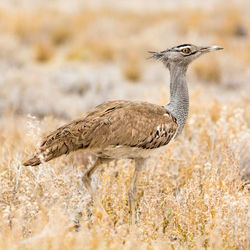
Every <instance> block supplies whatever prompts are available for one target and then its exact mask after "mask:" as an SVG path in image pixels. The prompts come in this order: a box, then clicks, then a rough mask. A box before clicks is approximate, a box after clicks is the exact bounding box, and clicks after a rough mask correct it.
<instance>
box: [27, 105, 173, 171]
mask: <svg viewBox="0 0 250 250" xmlns="http://www.w3.org/2000/svg"><path fill="white" fill-rule="evenodd" d="M176 130H177V123H176V119H175V118H174V117H173V116H172V115H171V113H170V112H169V111H168V110H166V109H165V108H164V107H161V106H158V105H154V104H150V103H147V102H130V101H110V102H105V103H103V104H101V105H98V106H97V107H95V108H94V109H93V110H91V111H90V112H89V113H87V115H86V116H84V117H83V118H81V119H77V120H74V121H72V122H70V123H68V124H66V125H64V126H62V127H60V128H58V129H57V130H55V131H53V132H52V133H50V134H49V135H48V136H46V137H45V138H44V139H43V141H42V143H41V146H40V148H39V149H38V151H37V153H36V155H35V156H34V157H33V158H31V159H30V160H28V161H27V162H25V163H24V165H32V166H35V165H38V164H40V163H41V160H42V159H43V160H44V161H49V160H51V159H53V158H56V157H58V156H60V155H63V154H68V153H70V152H72V151H75V150H78V149H85V150H87V151H91V152H92V153H93V154H96V155H97V156H98V157H102V158H111V159H112V158H136V157H137V154H138V153H137V152H138V151H137V150H135V149H144V150H145V158H146V157H147V154H148V153H149V152H147V151H152V150H150V149H156V148H159V147H161V146H164V145H167V144H168V143H169V142H170V140H171V139H172V138H173V136H174V134H175V133H176ZM121 148H122V149H123V153H122V155H121V156H120V154H121V153H119V152H120V151H121ZM130 148H132V150H130ZM116 152H117V153H118V155H116ZM141 154H143V153H141ZM39 155H40V156H39ZM119 156H120V157H119Z"/></svg>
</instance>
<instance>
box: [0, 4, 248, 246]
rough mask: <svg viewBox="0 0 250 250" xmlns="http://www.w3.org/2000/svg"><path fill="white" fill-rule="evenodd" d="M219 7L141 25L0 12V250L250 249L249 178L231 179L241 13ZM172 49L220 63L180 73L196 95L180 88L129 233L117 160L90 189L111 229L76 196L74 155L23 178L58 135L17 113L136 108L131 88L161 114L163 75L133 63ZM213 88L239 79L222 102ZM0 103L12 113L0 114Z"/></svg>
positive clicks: (244, 118) (241, 131) (236, 147)
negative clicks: (128, 102) (173, 125)
mask: <svg viewBox="0 0 250 250" xmlns="http://www.w3.org/2000/svg"><path fill="white" fill-rule="evenodd" d="M225 6H228V3H227V2H226V1H225V2H224V3H223V4H221V5H216V6H213V8H211V9H208V10H207V9H204V8H203V9H199V8H194V9H192V8H186V7H185V6H181V7H182V8H179V7H178V8H177V9H176V8H173V9H162V10H157V11H152V12H150V13H147V12H144V11H141V10H139V11H130V10H119V9H115V8H114V9H113V8H111V7H109V8H97V9H95V8H92V9H84V10H79V11H76V12H74V13H72V12H70V11H69V12H65V13H64V12H60V11H58V10H53V9H49V8H48V9H46V11H45V10H44V9H39V8H37V9H34V10H33V9H31V10H27V9H25V10H20V9H17V8H14V7H13V8H10V9H5V8H0V33H1V41H0V58H1V67H0V72H1V77H0V86H1V88H0V97H3V98H1V99H0V108H1V110H4V111H2V114H3V115H2V116H1V118H0V144H1V147H0V190H1V191H0V218H1V220H0V249H79V248H80V249H81V248H84V249H119V248H120V249H203V248H205V249H248V248H249V239H248V235H249V225H248V221H249V213H248V210H249V200H248V199H249V191H248V188H249V187H248V186H247V184H246V183H247V178H248V177H246V176H245V177H246V178H245V179H244V180H243V179H242V175H243V174H244V170H243V168H246V170H247V169H249V145H248V144H247V142H248V141H250V131H249V124H250V116H249V112H248V111H249V107H250V100H249V97H248V96H247V94H246V93H247V91H248V90H249V88H248V87H247V85H244V83H245V82H247V84H248V81H247V80H246V79H247V77H248V76H249V73H248V68H249V62H250V46H249V39H248V38H249V34H248V30H250V22H249V20H248V19H247V15H245V14H244V13H245V12H244V11H245V10H246V9H247V8H249V6H247V5H246V6H240V5H235V6H233V7H225ZM169 34H171V36H169ZM190 40H191V41H190ZM177 41H178V42H180V43H183V42H192V43H195V44H201V45H213V44H217V45H221V46H223V47H225V50H224V51H223V52H224V53H223V54H222V55H220V57H219V56H218V57H216V56H214V55H213V56H206V57H204V58H201V59H200V60H199V61H197V63H195V64H194V65H193V66H192V71H193V75H192V74H190V75H189V80H190V81H191V82H195V81H196V83H194V84H197V83H199V82H202V85H201V86H200V87H197V88H196V87H194V86H193V85H191V90H190V93H191V110H190V117H189V120H188V124H187V126H186V128H185V131H184V133H183V135H182V136H181V137H179V138H178V140H176V141H175V142H174V143H172V144H171V145H170V146H169V147H168V148H167V149H166V150H165V151H164V152H163V153H162V154H161V155H157V156H156V157H155V158H154V159H152V160H151V161H150V162H149V163H148V166H147V167H146V168H145V169H144V171H143V173H142V175H141V176H140V179H139V187H138V197H139V199H138V203H139V206H138V211H137V215H138V223H137V226H136V229H135V231H134V232H133V233H131V232H130V228H129V225H128V200H127V193H126V192H127V189H128V186H129V184H130V181H131V177H132V172H133V167H134V166H133V165H132V164H131V162H130V161H129V160H127V161H125V160H124V161H118V162H116V163H111V164H110V165H109V166H107V165H105V166H103V168H102V169H100V170H99V171H97V173H96V174H95V176H94V185H95V187H96V189H97V192H98V193H99V195H100V196H101V198H102V203H103V205H104V207H105V208H106V210H107V212H108V213H109V216H110V218H111V220H112V221H113V223H114V227H113V228H112V227H110V225H109V224H108V223H107V222H106V221H105V220H104V219H103V216H102V214H101V213H100V212H99V211H97V210H96V207H95V206H94V205H93V203H92V201H91V198H90V196H89V195H88V193H87V192H86V190H85V189H84V188H83V186H82V182H81V177H82V174H83V171H84V170H85V168H86V164H87V163H88V159H87V157H86V155H83V154H81V152H79V153H77V154H72V155H69V156H68V157H61V158H59V159H56V160H54V161H51V162H49V163H46V164H42V165H40V166H38V167H35V168H31V167H23V166H22V162H23V161H24V160H25V159H27V158H28V156H30V153H31V152H32V151H33V150H34V148H35V145H36V144H37V143H39V140H40V138H41V136H42V135H43V134H46V133H48V132H49V131H51V130H53V129H54V128H56V127H57V126H58V125H61V124H62V123H64V122H65V121H62V118H60V119H55V118H53V117H47V116H46V117H44V118H41V120H37V119H36V118H35V117H31V116H30V117H27V116H26V114H27V113H28V112H33V113H34V114H37V116H38V115H40V116H43V115H44V114H45V113H46V114H53V115H57V117H60V114H63V115H64V116H63V117H67V118H69V117H71V115H72V114H74V115H75V114H81V115H82V113H83V108H86V107H88V106H87V105H86V103H87V101H89V102H88V104H89V103H91V105H93V104H94V102H93V101H92V100H97V101H98V103H99V102H101V101H103V100H106V99H108V98H109V99H111V97H112V99H116V98H117V93H118V95H119V94H120V93H127V95H124V96H125V97H127V96H128V97H129V98H134V97H135V95H132V94H131V92H136V91H138V92H140V93H139V94H140V99H142V100H143V99H144V100H145V98H144V96H143V94H144V93H141V92H142V91H141V90H142V88H140V85H142V86H143V88H144V87H145V86H146V87H147V88H148V92H150V93H149V96H150V97H152V95H153V94H154V93H155V92H153V91H152V93H151V90H154V88H155V89H157V93H158V95H157V96H156V97H155V99H156V100H157V99H158V100H157V101H158V103H160V104H164V103H166V101H167V100H166V99H167V93H166V92H164V91H165V90H166V85H165V83H164V91H161V90H162V89H163V87H162V85H160V84H158V82H165V74H167V73H166V72H165V71H164V73H162V72H163V71H162V72H161V71H160V67H162V66H160V65H157V66H156V67H155V68H154V66H152V65H153V63H152V62H151V61H148V60H145V59H146V58H147V55H145V51H147V50H152V49H153V50H154V49H159V50H161V49H162V50H163V49H166V48H167V47H170V46H173V45H176V44H177ZM8 46H9V47H8ZM6 48H7V49H6ZM6 51H7V52H6ZM9 51H11V52H9ZM233 62H234V63H235V64H233ZM2 63H3V65H2ZM5 65H7V66H5ZM34 65H35V66H34ZM72 65H73V66H72ZM75 65H78V66H79V67H81V70H82V71H80V70H78V68H74V67H75ZM86 65H87V66H86ZM107 65H108V66H107ZM85 66H86V67H85ZM156 68H157V70H158V69H159V71H157V70H156ZM9 69H11V70H12V71H11V70H9ZM55 71H56V72H55ZM52 72H55V74H52ZM86 72H87V73H86ZM83 74H85V76H86V75H87V76H86V77H85V76H84V77H81V76H82V75H83ZM163 74H164V75H163ZM47 76H49V77H50V78H49V77H48V78H46V77H47ZM96 76H98V77H99V78H98V77H97V78H95V77H96ZM222 76H224V78H225V79H227V78H226V77H227V76H228V78H230V77H231V76H233V77H234V78H235V79H237V81H236V86H237V88H238V89H235V90H237V91H234V92H232V90H230V89H226V88H225V87H224V86H225V85H226V84H225V82H223V81H225V80H224V79H223V77H222ZM192 77H193V79H192ZM123 80H124V82H123ZM163 80H164V81H163ZM229 80H230V79H229ZM229 80H228V81H229ZM128 81H130V82H138V84H136V85H133V86H132V85H129V84H127V82H128ZM232 81H234V80H232ZM149 82H150V84H148V83H149ZM102 83H103V85H102ZM211 83H212V84H211ZM143 84H144V85H143ZM157 84H158V85H157ZM223 84H224V85H223ZM241 84H242V85H241ZM82 86H85V87H82ZM86 86H87V87H86ZM132 87H133V89H132V91H131V88H132ZM137 87H138V88H137ZM146 87H145V88H146ZM150 87H151V88H150ZM60 88H61V89H60ZM85 88H86V89H85ZM128 89H129V90H128ZM240 90H242V92H244V93H243V94H242V95H241V93H240ZM18 91H20V92H18ZM36 91H37V92H36ZM91 91H92V92H91ZM112 91H113V92H112ZM90 92H91V93H92V94H93V95H90V94H89V93H90ZM161 92H162V93H161ZM110 93H111V94H110ZM146 93H147V92H146ZM159 93H160V94H159ZM211 93H213V94H211ZM112 94H113V95H112ZM23 96H24V97H23ZM124 96H122V97H124ZM136 97H138V96H136ZM39 98H40V102H36V101H37V99H39ZM3 103H7V104H6V105H7V108H8V110H11V107H17V110H18V112H16V113H15V112H14V111H13V112H12V111H10V112H7V111H6V110H5V107H6V106H1V105H2V104H3ZM8 103H10V104H8ZM96 104H97V103H96ZM8 105H9V106H8ZM56 105H57V107H59V109H58V110H59V111H57V109H56ZM2 107H4V108H2ZM27 107H28V108H27ZM32 107H34V108H33V109H32ZM41 107H42V108H41ZM39 108H40V110H39ZM60 108H61V109H60ZM27 110H28V111H27ZM41 114H42V115H41ZM67 114H69V115H68V116H67ZM72 116H73V115H72ZM61 117H62V116H61ZM239 173H241V174H239ZM245 173H246V174H247V171H245ZM79 214H81V216H79ZM76 218H79V223H80V227H79V229H78V232H76V231H75V230H74V225H75V223H74V220H75V219H76Z"/></svg>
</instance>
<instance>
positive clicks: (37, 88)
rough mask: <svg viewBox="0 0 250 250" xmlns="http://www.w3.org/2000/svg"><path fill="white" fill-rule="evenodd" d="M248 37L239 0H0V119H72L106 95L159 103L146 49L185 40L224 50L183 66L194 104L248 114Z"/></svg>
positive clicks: (164, 94) (162, 93)
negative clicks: (234, 107) (229, 106)
mask: <svg viewBox="0 0 250 250" xmlns="http://www.w3.org/2000/svg"><path fill="white" fill-rule="evenodd" d="M249 33H250V2H249V1H245V0H242V1H241V0H235V1H228V0H224V1H223V0H221V1H215V0H209V1H206V2H204V1H194V0H190V1H182V0H178V1H177V0H169V1H166V0H144V1H143V0H133V1H128V0H127V1H125V0H106V1H101V0H91V1H86V0H72V1H65V0H53V1H51V0H35V1H34V0H33V1H32V0H1V2H0V37H1V39H0V114H1V115H3V114H6V113H9V112H11V113H15V114H18V115H25V116H26V115H27V114H32V115H35V116H37V117H39V118H42V117H43V116H48V115H52V116H54V117H58V118H60V119H61V118H62V119H71V118H75V117H76V116H79V115H82V114H83V113H85V112H86V111H87V110H88V109H89V108H91V107H93V106H95V105H97V104H99V103H101V102H103V101H106V100H110V99H130V100H147V101H149V102H155V103H158V104H164V103H166V102H167V100H168V91H169V90H168V81H169V74H168V72H167V70H166V69H164V66H163V65H161V64H160V63H158V62H155V61H152V60H147V58H148V54H147V51H148V50H153V51H157V50H164V49H167V48H169V47H172V46H175V45H179V44H183V43H193V44H196V45H220V46H223V47H224V48H225V49H224V50H223V51H222V52H219V53H211V54H209V55H206V56H204V57H202V58H200V59H199V60H197V61H195V62H194V63H193V65H192V67H191V70H190V69H189V71H188V81H189V83H190V84H189V86H190V88H191V90H190V93H193V98H195V96H197V95H199V97H200V98H202V100H204V101H208V102H211V101H214V100H215V101H218V102H220V103H226V102H238V101H239V102H238V105H239V107H243V108H244V109H245V110H247V109H248V110H249V108H250V100H249V90H250V85H249V80H250V67H249V65H250V39H249V38H250V34H249ZM191 101H192V100H191ZM245 117H246V118H247V120H248V121H249V120H250V114H249V112H248V113H247V112H246V113H245Z"/></svg>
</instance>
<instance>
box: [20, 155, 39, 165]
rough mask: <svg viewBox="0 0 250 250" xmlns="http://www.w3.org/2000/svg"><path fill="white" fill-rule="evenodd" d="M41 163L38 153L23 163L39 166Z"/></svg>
mask: <svg viewBox="0 0 250 250" xmlns="http://www.w3.org/2000/svg"><path fill="white" fill-rule="evenodd" d="M39 164H41V160H40V159H39V157H38V156H37V155H35V156H33V157H32V158H30V159H29V160H27V161H25V162H24V163H23V165H24V166H37V165H39Z"/></svg>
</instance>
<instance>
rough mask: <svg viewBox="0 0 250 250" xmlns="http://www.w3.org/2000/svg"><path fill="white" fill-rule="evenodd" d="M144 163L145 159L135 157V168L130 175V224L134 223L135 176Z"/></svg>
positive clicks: (136, 176)
mask: <svg viewBox="0 0 250 250" xmlns="http://www.w3.org/2000/svg"><path fill="white" fill-rule="evenodd" d="M144 163H145V159H135V170H134V174H133V177H132V182H131V185H130V188H129V190H128V205H129V214H130V218H129V223H130V225H132V226H134V225H135V217H136V214H135V212H136V211H135V207H136V202H137V178H138V175H139V172H140V171H141V169H142V167H143V165H144Z"/></svg>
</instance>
